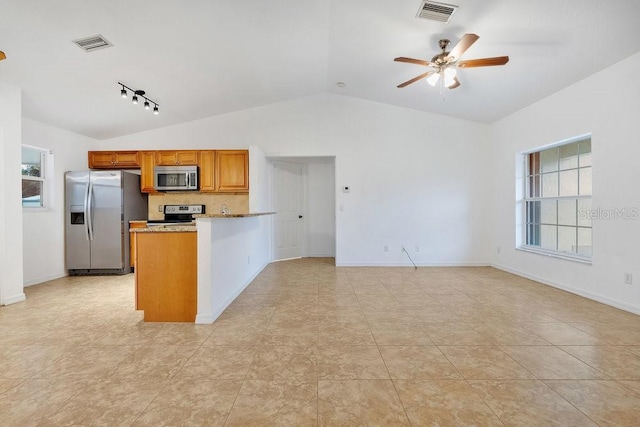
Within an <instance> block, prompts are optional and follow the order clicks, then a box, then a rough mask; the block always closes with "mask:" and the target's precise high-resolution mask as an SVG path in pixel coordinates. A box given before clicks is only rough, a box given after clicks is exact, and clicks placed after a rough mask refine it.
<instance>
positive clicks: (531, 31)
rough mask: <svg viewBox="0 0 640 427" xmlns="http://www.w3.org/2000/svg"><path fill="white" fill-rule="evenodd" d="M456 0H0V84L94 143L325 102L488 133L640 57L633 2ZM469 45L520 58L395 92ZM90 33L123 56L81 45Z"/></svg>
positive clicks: (639, 11)
mask: <svg viewBox="0 0 640 427" xmlns="http://www.w3.org/2000/svg"><path fill="white" fill-rule="evenodd" d="M446 2H449V3H453V4H455V5H457V6H459V7H458V9H457V10H456V12H455V13H454V14H453V16H452V18H451V21H450V22H449V23H448V24H445V23H442V22H437V21H432V20H425V19H419V18H416V13H417V12H418V9H419V7H420V0H394V1H389V0H366V1H365V0H313V1H311V0H268V1H265V0H261V1H258V0H245V1H237V0H216V1H211V0H190V1H176V0H154V1H151V0H148V1H144V0H136V1H131V0H128V1H124V0H110V1H100V0H60V1H37V0H0V50H2V51H4V52H5V54H6V55H7V59H6V60H4V61H2V62H0V80H1V81H5V82H7V83H10V84H13V85H15V86H18V87H20V88H21V89H22V94H23V115H24V116H25V117H29V118H32V119H35V120H38V121H42V122H45V123H48V124H51V125H54V126H57V127H60V128H63V129H67V130H70V131H73V132H76V133H79V134H83V135H87V136H90V137H93V138H96V139H105V138H110V137H114V136H119V135H124V134H131V133H135V132H140V131H144V130H148V129H153V128H158V127H163V126H168V125H172V124H176V123H180V122H186V121H192V120H197V119H200V118H204V117H209V116H214V115H219V114H225V113H229V112H233V111H239V110H243V109H247V108H251V107H255V106H260V105H265V104H270V103H273V102H278V101H283V100H287V99H292V98H296V97H301V96H308V95H313V94H316V93H319V92H333V93H337V94H341V95H346V96H352V97H357V98H362V99H366V100H371V101H376V102H382V103H387V104H392V105H397V106H402V107H407V108H412V109H417V110H423V111H428V112H433V113H437V114H444V115H449V116H453V117H458V118H462V119H466V120H472V121H477V122H483V123H492V122H494V121H496V120H498V119H500V118H502V117H504V116H506V115H508V114H510V113H512V112H514V111H517V110H519V109H521V108H523V107H525V106H527V105H529V104H531V103H533V102H535V101H537V100H539V99H541V98H543V97H545V96H547V95H550V94H551V93H554V92H556V91H558V90H560V89H562V88H564V87H567V86H569V85H571V84H572V83H574V82H576V81H578V80H580V79H583V78H584V77H586V76H588V75H591V74H593V73H595V72H597V71H599V70H601V69H604V68H606V67H607V66H609V65H611V64H613V63H615V62H618V61H620V60H622V59H624V58H626V57H628V56H630V55H632V54H634V53H637V52H640V26H639V25H638V17H639V16H640V1H637V0H608V1H606V2H603V1H596V0H563V1H557V0H537V1H531V0H483V1H477V0H451V1H446ZM465 33H476V34H478V35H479V36H480V39H479V40H478V41H477V42H476V43H475V44H474V45H473V46H471V48H470V49H469V50H468V51H467V52H466V53H465V54H464V57H463V59H473V58H479V57H492V56H500V55H509V57H510V62H509V63H508V64H507V65H505V66H501V67H486V68H474V69H460V70H459V72H458V76H459V79H460V81H461V83H462V85H461V86H460V87H459V88H457V89H455V90H445V93H444V99H443V97H442V96H441V95H440V93H439V91H438V89H437V88H433V87H431V86H429V85H428V84H427V83H426V82H425V81H424V80H422V81H419V82H417V83H414V84H412V85H409V86H407V87H405V88H403V89H398V88H396V85H398V84H399V83H401V82H403V81H406V80H408V79H410V78H412V77H414V76H416V75H418V74H421V73H423V72H424V71H425V68H424V67H422V66H420V65H414V64H406V63H398V62H394V61H393V58H395V57H397V56H406V57H413V58H420V59H427V60H429V59H430V58H431V57H432V56H434V55H435V54H437V53H438V52H439V48H438V40H439V39H441V38H449V39H451V42H452V45H454V44H455V43H456V42H457V41H458V40H459V39H460V37H462V35H463V34H465ZM96 34H101V35H102V36H104V37H105V38H106V39H107V40H108V41H109V42H111V43H112V44H113V46H112V47H109V48H105V49H100V50H95V51H93V52H90V53H87V52H84V51H83V50H81V49H80V48H78V47H77V46H76V45H75V44H74V43H72V40H75V39H78V38H82V37H87V36H92V35H96ZM118 81H120V82H123V83H125V84H126V85H127V86H129V87H132V88H134V89H143V90H145V91H146V92H147V96H148V97H149V98H151V99H152V100H153V101H156V102H157V103H159V105H160V107H159V108H160V114H159V115H157V116H154V115H153V114H151V113H150V112H148V111H144V109H143V108H142V106H141V105H136V106H134V105H131V102H129V101H125V100H123V99H122V98H121V97H120V89H121V88H120V86H118V84H117V82H118ZM337 82H343V83H344V84H345V85H344V87H338V85H337ZM619 87H620V90H624V82H620V85H619ZM594 102H597V100H594Z"/></svg>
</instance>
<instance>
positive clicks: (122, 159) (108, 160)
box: [89, 151, 140, 169]
mask: <svg viewBox="0 0 640 427" xmlns="http://www.w3.org/2000/svg"><path fill="white" fill-rule="evenodd" d="M139 167H140V163H139V159H138V152H137V151H89V169H137V168H139Z"/></svg>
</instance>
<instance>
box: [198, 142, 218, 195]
mask: <svg viewBox="0 0 640 427" xmlns="http://www.w3.org/2000/svg"><path fill="white" fill-rule="evenodd" d="M199 157H200V162H199V163H198V169H199V170H198V173H199V175H200V177H199V178H200V192H202V193H214V192H215V191H216V174H215V169H216V163H215V158H216V152H215V151H214V150H207V151H200V156H199Z"/></svg>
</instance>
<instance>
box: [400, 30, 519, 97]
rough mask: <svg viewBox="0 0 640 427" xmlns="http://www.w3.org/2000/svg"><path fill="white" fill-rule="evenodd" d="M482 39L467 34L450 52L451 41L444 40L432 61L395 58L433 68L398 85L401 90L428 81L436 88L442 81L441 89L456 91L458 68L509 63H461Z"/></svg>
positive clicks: (506, 59)
mask: <svg viewBox="0 0 640 427" xmlns="http://www.w3.org/2000/svg"><path fill="white" fill-rule="evenodd" d="M479 38H480V37H479V36H477V35H476V34H471V33H469V34H465V35H464V36H462V38H461V39H460V41H459V42H458V44H457V45H456V46H455V47H454V48H453V49H452V50H451V51H450V52H447V47H448V46H449V43H450V41H449V40H447V39H442V40H440V42H439V45H440V49H442V52H440V53H439V54H437V55H436V56H434V57H433V58H431V61H424V60H421V59H413V58H405V57H403V56H401V57H398V58H395V59H394V61H397V62H408V63H410V64H418V65H424V66H425V67H433V70H430V71H427V72H426V73H423V74H420V75H419V76H416V77H414V78H412V79H411V80H407V81H406V82H404V83H401V84H399V85H398V87H399V88H403V87H405V86H408V85H410V84H411V83H415V82H417V81H418V80H421V79H424V78H426V79H427V82H428V83H429V84H430V85H431V86H435V85H436V84H437V83H438V81H440V85H441V86H440V88H441V89H442V88H444V87H448V88H449V89H455V88H457V87H458V86H460V81H459V80H458V78H457V77H456V75H457V70H456V68H474V67H489V66H494V65H504V64H506V63H507V62H509V57H508V56H496V57H493V58H480V59H468V60H466V61H460V57H461V56H462V55H463V54H464V53H465V52H466V51H467V49H469V48H470V47H471V45H472V44H474V43H475V42H476V40H478V39H479Z"/></svg>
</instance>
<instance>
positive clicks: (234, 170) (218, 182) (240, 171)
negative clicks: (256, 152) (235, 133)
mask: <svg viewBox="0 0 640 427" xmlns="http://www.w3.org/2000/svg"><path fill="white" fill-rule="evenodd" d="M215 165H216V166H215V188H216V192H217V193H246V192H248V191H249V151H248V150H216V155H215Z"/></svg>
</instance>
